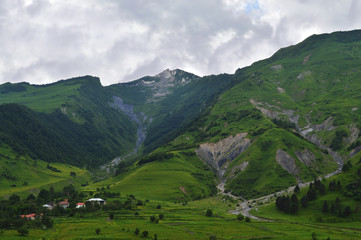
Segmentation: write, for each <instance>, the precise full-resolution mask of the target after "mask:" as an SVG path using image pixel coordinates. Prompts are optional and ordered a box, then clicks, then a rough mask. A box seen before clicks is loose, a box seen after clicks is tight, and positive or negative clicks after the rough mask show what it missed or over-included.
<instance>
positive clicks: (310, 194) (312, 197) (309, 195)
mask: <svg viewBox="0 0 361 240" xmlns="http://www.w3.org/2000/svg"><path fill="white" fill-rule="evenodd" d="M307 198H308V200H309V201H313V200H316V198H317V193H316V190H315V189H314V188H313V187H311V185H310V188H309V189H308V191H307Z"/></svg>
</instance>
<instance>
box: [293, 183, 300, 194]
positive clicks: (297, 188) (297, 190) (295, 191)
mask: <svg viewBox="0 0 361 240" xmlns="http://www.w3.org/2000/svg"><path fill="white" fill-rule="evenodd" d="M293 192H294V193H299V192H300V187H299V186H298V184H297V185H296V187H295V189H294V190H293Z"/></svg>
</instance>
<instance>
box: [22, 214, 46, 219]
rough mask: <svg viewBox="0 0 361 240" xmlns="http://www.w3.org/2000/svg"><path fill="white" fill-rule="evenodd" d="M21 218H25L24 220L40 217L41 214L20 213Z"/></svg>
mask: <svg viewBox="0 0 361 240" xmlns="http://www.w3.org/2000/svg"><path fill="white" fill-rule="evenodd" d="M20 217H21V218H26V220H35V219H37V218H42V217H43V214H42V213H40V215H36V214H35V213H30V214H27V215H20Z"/></svg>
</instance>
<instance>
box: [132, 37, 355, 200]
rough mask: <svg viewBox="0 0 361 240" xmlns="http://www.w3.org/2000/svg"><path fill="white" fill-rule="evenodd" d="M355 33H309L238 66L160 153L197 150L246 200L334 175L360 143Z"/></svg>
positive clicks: (139, 173)
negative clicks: (226, 84)
mask: <svg viewBox="0 0 361 240" xmlns="http://www.w3.org/2000/svg"><path fill="white" fill-rule="evenodd" d="M360 34H361V32H360V31H351V32H345V33H343V32H336V33H332V34H323V35H315V36H311V37H309V38H307V39H306V40H305V41H303V42H302V43H300V44H298V45H295V46H291V47H288V48H285V49H281V50H280V51H278V52H277V53H275V54H274V55H273V56H272V57H271V58H269V59H266V60H263V61H259V62H257V63H254V64H253V65H252V66H250V67H246V68H243V69H238V70H237V71H236V73H235V74H234V75H233V76H232V84H231V86H233V87H231V88H230V89H227V90H226V91H224V92H223V93H222V94H221V95H220V96H219V97H217V98H216V99H215V100H216V101H215V102H214V103H213V104H212V105H211V107H210V108H207V109H206V110H205V111H204V112H203V113H202V115H201V116H199V118H197V119H195V120H194V121H193V122H192V123H191V124H189V125H188V127H187V128H185V130H184V132H183V133H182V134H181V135H180V136H178V137H177V138H176V139H175V140H173V141H171V142H169V143H168V144H166V145H164V146H163V147H161V148H160V149H159V150H158V151H164V152H169V153H171V152H173V151H178V152H179V153H182V151H185V152H193V153H196V154H197V156H198V157H199V158H200V159H201V160H203V162H204V164H206V165H208V166H209V168H210V169H212V170H213V171H214V172H215V173H216V175H217V176H218V182H219V183H221V184H222V183H224V184H225V188H226V191H231V192H232V193H233V194H235V195H239V196H242V197H246V198H252V197H256V196H262V195H265V194H268V193H272V192H275V191H278V190H281V189H284V188H286V187H287V186H290V185H294V184H296V183H298V182H305V181H310V180H312V179H314V178H316V177H317V176H320V175H326V174H330V173H332V174H336V173H337V172H339V171H340V169H341V167H342V165H343V162H344V161H347V159H348V158H349V157H350V156H352V155H354V154H355V153H357V152H358V151H359V149H360V147H359V145H360V142H361V141H360V139H359V138H360V135H359V133H360V130H359V129H360V126H359V118H360V112H359V111H360V110H359V107H358V103H359V99H361V98H360V97H361V96H360V92H361V91H360V90H361V89H360V86H361V84H360V79H361V76H360V71H359V69H358V63H359V58H360V55H361V54H360V45H361V41H360V39H361V38H360ZM158 162H159V161H157V160H156V159H154V162H148V163H146V164H145V165H144V168H149V167H150V166H148V165H153V164H158ZM140 165H142V164H140ZM138 177H139V179H141V178H142V171H138ZM133 178H137V175H135V176H134V175H133ZM149 186H152V182H149ZM155 186H158V184H155ZM134 191H137V190H136V189H134ZM179 191H180V190H179Z"/></svg>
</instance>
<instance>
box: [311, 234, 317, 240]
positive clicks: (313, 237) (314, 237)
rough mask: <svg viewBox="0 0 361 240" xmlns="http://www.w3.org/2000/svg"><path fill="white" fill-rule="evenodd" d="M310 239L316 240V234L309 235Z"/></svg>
mask: <svg viewBox="0 0 361 240" xmlns="http://www.w3.org/2000/svg"><path fill="white" fill-rule="evenodd" d="M311 237H312V240H317V237H316V233H315V232H313V233H312V234H311Z"/></svg>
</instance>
